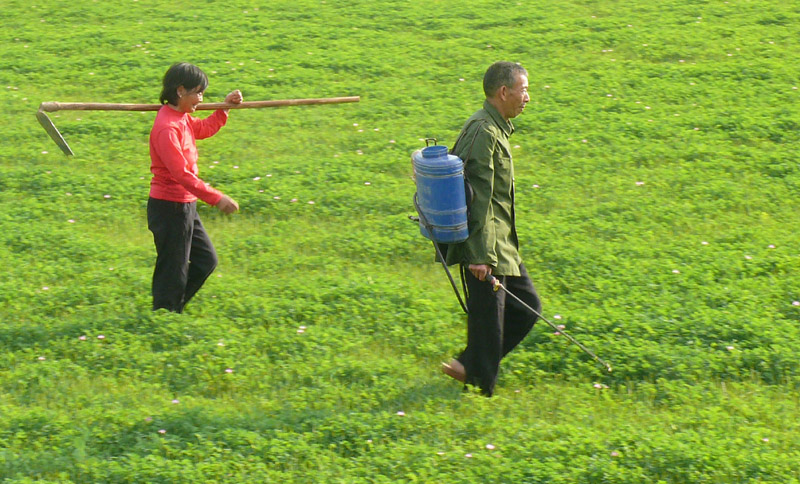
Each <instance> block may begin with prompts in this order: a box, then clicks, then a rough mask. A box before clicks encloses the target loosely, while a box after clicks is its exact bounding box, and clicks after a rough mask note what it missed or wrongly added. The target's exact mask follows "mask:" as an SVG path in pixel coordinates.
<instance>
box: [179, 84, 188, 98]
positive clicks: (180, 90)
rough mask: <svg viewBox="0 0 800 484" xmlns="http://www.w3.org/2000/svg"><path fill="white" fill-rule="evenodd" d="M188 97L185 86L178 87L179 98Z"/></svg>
mask: <svg viewBox="0 0 800 484" xmlns="http://www.w3.org/2000/svg"><path fill="white" fill-rule="evenodd" d="M185 95H186V88H185V87H183V86H178V97H183V96H185Z"/></svg>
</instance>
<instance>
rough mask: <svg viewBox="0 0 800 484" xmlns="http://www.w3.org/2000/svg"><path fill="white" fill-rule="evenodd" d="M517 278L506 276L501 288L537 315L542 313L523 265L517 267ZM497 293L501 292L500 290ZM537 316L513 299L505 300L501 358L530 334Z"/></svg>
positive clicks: (539, 302)
mask: <svg viewBox="0 0 800 484" xmlns="http://www.w3.org/2000/svg"><path fill="white" fill-rule="evenodd" d="M519 271H520V275H519V277H515V276H507V277H506V278H505V282H504V283H503V286H504V287H506V288H507V289H508V290H509V291H510V292H511V293H512V294H514V295H515V296H517V297H518V298H520V299H522V300H523V301H524V302H525V304H527V305H528V306H530V307H532V308H533V309H535V310H536V311H537V312H538V313H539V314H541V312H542V302H541V300H540V299H539V295H538V294H537V293H536V288H534V287H533V282H532V281H531V278H530V276H528V271H526V270H525V265H524V264H520V265H519ZM498 292H503V291H502V290H500V291H498ZM537 319H539V318H538V316H536V315H535V314H533V313H532V312H531V311H530V310H529V309H528V308H526V307H525V306H523V305H522V304H520V303H519V302H518V301H517V300H516V299H514V298H513V297H507V298H506V308H505V317H504V326H503V356H505V355H507V354H508V353H509V352H510V351H511V350H513V349H514V348H515V347H516V346H517V345H518V344H519V343H520V341H522V340H523V339H524V338H525V336H526V335H527V334H528V333H529V332H530V330H531V328H533V325H534V324H535V323H536V320H537Z"/></svg>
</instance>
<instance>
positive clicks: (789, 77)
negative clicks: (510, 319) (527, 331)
mask: <svg viewBox="0 0 800 484" xmlns="http://www.w3.org/2000/svg"><path fill="white" fill-rule="evenodd" d="M0 6H2V8H0V23H2V25H3V29H2V30H1V31H0V49H1V50H0V59H2V61H0V107H1V108H2V110H3V112H4V114H5V116H6V118H5V119H6V122H5V123H4V125H3V126H2V127H1V128H0V136H1V137H2V143H0V203H2V205H1V206H2V210H0V264H2V267H3V270H2V271H0V318H1V320H0V480H2V481H3V482H10V483H31V482H42V483H44V482H81V483H83V482H336V483H353V482H375V483H388V482H430V483H475V482H503V483H505V482H508V483H511V482H514V483H540V482H541V483H544V482H553V483H568V482H591V483H601V482H602V483H649V482H665V483H666V482H669V483H680V482H686V483H743V482H781V483H784V482H795V483H797V482H800V469H799V466H800V464H798V462H800V426H799V425H800V424H798V419H797V415H798V413H800V402H798V396H797V390H798V385H799V384H800V363H799V362H798V355H800V332H799V331H798V323H800V302H798V301H799V300H800V243H798V233H799V232H800V218H799V217H798V215H797V214H798V213H799V212H800V203H798V193H800V165H799V164H798V161H797V150H798V146H800V145H799V144H798V141H800V140H799V139H798V138H799V137H800V134H799V133H800V130H798V128H799V127H800V111H798V109H797V100H798V96H799V95H800V92H799V91H798V85H800V81H798V67H797V66H798V61H799V60H800V49H798V42H797V41H798V38H800V4H797V3H796V2H774V1H768V0H729V1H719V0H665V1H661V2H624V1H613V0H608V1H569V2H546V1H520V2H488V1H483V0H479V1H472V2H459V1H452V0H442V1H438V0H434V1H430V2H424V3H418V4H417V3H414V2H400V1H388V0H372V1H349V2H344V1H337V0H314V1H311V0H295V1H291V2H290V1H258V0H256V1H226V2H214V1H202V2H190V1H185V0H183V1H182V0H178V1H174V2H158V1H152V0H138V1H137V0H126V1H122V2H107V1H98V0H95V1H88V0H77V1H72V2H62V1H54V0H43V1H36V0H34V2H32V3H31V2H23V1H19V0H3V1H2V4H1V5H0ZM500 59H505V60H512V61H517V62H520V63H522V64H523V65H524V66H526V67H527V68H528V70H529V72H530V85H531V98H532V99H531V103H530V104H529V106H528V108H527V109H526V112H525V113H524V114H523V115H522V116H521V117H519V118H518V119H517V120H516V121H515V124H516V127H517V132H516V133H515V135H514V136H513V138H512V142H513V144H515V145H517V146H515V161H516V175H517V180H516V183H517V200H518V207H517V213H518V224H519V226H518V229H519V233H520V235H521V243H522V246H523V256H524V258H525V260H526V265H527V267H528V268H529V271H530V272H531V274H532V275H533V278H534V282H535V283H536V285H537V287H538V289H539V292H540V294H541V295H542V297H543V300H544V308H545V309H544V311H545V314H546V315H547V316H548V317H551V318H554V320H555V321H557V322H559V324H564V325H565V326H566V328H567V330H568V331H570V332H571V333H572V334H573V335H574V336H575V337H576V338H578V339H579V340H580V341H582V342H583V343H584V344H585V345H587V346H588V347H590V348H593V349H594V350H595V351H596V352H597V353H599V354H600V355H601V356H602V357H603V358H605V359H607V360H609V361H610V362H611V363H612V365H613V366H614V368H615V370H614V372H613V373H612V374H603V372H602V371H601V368H598V366H597V365H595V364H594V363H593V362H592V361H591V360H590V359H589V358H587V357H586V356H585V355H584V354H582V353H581V352H580V351H579V350H577V348H575V347H574V346H570V345H568V344H567V343H566V342H565V340H564V339H563V338H561V337H559V336H556V335H554V334H553V331H552V330H551V329H549V328H548V327H547V326H546V325H537V327H536V328H535V329H534V331H533V332H532V333H531V335H530V336H529V337H528V338H527V339H526V340H525V341H524V342H523V344H522V345H521V346H520V347H519V348H518V350H517V351H515V352H514V353H513V354H512V355H510V356H509V358H507V360H505V361H504V363H503V366H502V373H501V377H500V382H499V386H498V391H497V396H496V397H495V398H492V399H485V398H482V397H480V396H477V395H474V394H471V393H462V391H461V388H460V387H459V385H457V384H456V383H454V382H453V381H451V380H449V379H447V378H446V377H444V376H442V375H441V374H440V373H439V370H438V365H439V362H440V361H442V360H446V359H448V358H449V357H450V356H452V355H453V354H455V353H457V352H458V351H459V350H460V349H461V347H462V345H463V343H464V340H465V321H464V317H463V315H462V314H460V311H459V308H458V305H457V302H456V301H455V298H454V297H453V296H452V294H451V293H450V289H449V287H448V285H447V282H446V279H445V278H444V275H443V274H442V272H441V269H440V268H439V267H437V266H435V265H434V264H433V263H432V254H431V248H430V246H429V244H428V243H427V242H426V241H425V240H424V239H423V238H421V237H420V236H419V234H418V233H417V229H416V228H415V227H414V225H413V224H411V223H410V222H409V221H408V220H407V216H408V215H410V214H412V213H413V208H412V205H411V197H412V194H413V192H414V184H413V181H412V180H411V178H410V172H411V169H410V154H411V152H412V151H414V150H416V149H418V148H420V147H421V146H422V141H421V139H422V138H425V137H437V138H439V140H440V141H441V143H443V144H448V142H452V141H453V140H454V138H455V136H456V134H457V132H458V130H459V128H460V126H461V123H462V122H463V121H464V120H465V119H466V118H467V117H468V116H469V115H470V114H471V113H472V112H473V111H474V110H475V109H477V108H478V107H479V106H480V104H481V102H482V93H481V78H482V74H483V72H484V70H485V69H486V67H487V66H488V65H489V64H490V63H491V62H493V61H495V60H500ZM176 61H189V62H193V63H195V64H198V65H199V66H201V67H202V68H203V69H204V70H205V71H206V72H207V73H208V74H209V77H210V80H211V85H210V87H209V90H208V91H207V92H206V101H207V102H210V101H220V100H222V98H223V97H224V95H225V94H226V93H227V92H229V91H230V90H232V89H236V88H238V89H241V90H242V91H243V93H244V95H245V99H246V100H259V99H285V98H301V97H332V96H346V95H360V96H361V102H360V103H358V104H343V105H335V106H311V107H294V108H283V109H267V110H247V111H234V112H232V114H231V117H230V121H229V123H228V126H226V127H225V128H224V129H223V131H222V132H220V133H219V134H218V135H217V136H215V137H214V138H212V139H209V140H206V141H202V142H200V144H199V146H200V153H201V176H202V177H203V178H204V179H205V180H206V181H208V182H210V183H211V184H212V185H214V186H216V187H218V188H220V189H222V190H223V191H225V192H226V193H229V194H230V195H232V196H233V197H234V198H235V199H237V200H238V201H239V202H240V204H241V207H242V210H241V212H240V213H238V214H236V215H234V216H231V217H223V216H221V215H219V214H218V212H217V211H216V210H215V209H213V208H210V207H207V206H203V207H202V208H201V213H202V217H203V219H204V221H205V223H206V226H207V228H208V230H209V232H210V233H211V236H212V239H213V240H214V242H215V244H216V246H217V249H218V252H219V255H220V258H221V263H220V266H219V268H218V270H217V271H216V273H215V275H214V276H212V279H211V280H209V282H208V283H207V284H206V286H205V287H204V289H203V290H202V291H201V292H200V293H199V295H198V296H197V298H196V299H195V300H194V301H193V302H192V303H191V304H190V305H189V306H188V308H187V312H186V314H184V315H173V314H165V313H161V312H159V313H153V312H151V311H150V310H149V304H150V297H149V290H150V276H151V271H152V265H153V260H154V249H153V247H152V240H151V237H150V234H149V232H148V231H147V228H146V220H145V204H146V198H147V192H148V180H149V170H148V168H149V158H148V152H147V136H148V132H149V129H150V126H151V124H152V119H153V113H113V112H112V113H109V112H77V111H71V112H66V111H64V112H60V113H54V114H53V115H51V117H52V119H53V121H54V122H55V124H56V126H58V127H59V129H60V130H61V131H62V133H63V134H64V136H65V137H66V139H67V140H68V142H69V143H70V144H71V146H72V148H73V149H74V150H75V152H76V156H75V157H73V158H65V157H64V156H63V155H62V154H61V153H60V152H59V151H58V149H57V148H56V146H55V145H54V144H53V143H52V141H51V140H50V139H49V138H47V136H46V135H45V133H44V131H43V130H42V129H41V127H40V126H39V125H38V124H37V123H36V120H35V118H34V113H35V112H36V109H37V108H38V105H39V103H41V102H43V101H64V102H66V101H74V102H90V101H93V102H135V103H154V102H157V98H158V93H159V90H160V79H161V76H162V75H163V73H164V71H165V70H166V69H167V67H168V66H169V65H170V64H172V63H173V62H176ZM200 115H201V116H205V115H206V114H205V113H203V114H200Z"/></svg>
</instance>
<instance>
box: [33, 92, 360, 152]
mask: <svg viewBox="0 0 800 484" xmlns="http://www.w3.org/2000/svg"><path fill="white" fill-rule="evenodd" d="M360 100H361V98H360V97H359V96H350V97H327V98H316V99H281V100H275V101H248V102H243V103H239V104H230V103H205V104H199V105H198V106H197V110H198V111H209V110H214V109H249V108H275V107H280V106H301V105H305V104H339V103H355V102H358V101H360ZM161 107H162V105H161V104H109V103H59V102H43V103H42V104H40V105H39V111H37V112H36V119H38V120H39V124H41V125H42V127H43V128H44V130H45V131H47V134H48V135H50V137H51V138H53V141H55V142H56V144H57V145H58V147H59V148H61V151H63V152H64V154H65V155H67V156H72V155H74V153H73V152H72V149H70V147H69V145H68V144H67V142H66V141H65V140H64V137H63V136H61V133H59V131H58V129H57V128H56V125H55V124H53V121H52V120H51V119H50V117H49V116H48V115H47V113H52V112H55V111H158V110H159V109H161Z"/></svg>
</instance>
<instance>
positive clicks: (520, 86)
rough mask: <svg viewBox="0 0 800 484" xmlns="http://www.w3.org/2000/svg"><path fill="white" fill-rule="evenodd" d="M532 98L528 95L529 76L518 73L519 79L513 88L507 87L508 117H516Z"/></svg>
mask: <svg viewBox="0 0 800 484" xmlns="http://www.w3.org/2000/svg"><path fill="white" fill-rule="evenodd" d="M530 100H531V98H530V96H528V76H525V75H523V74H518V75H517V81H516V82H515V83H514V87H512V88H511V89H508V88H506V99H505V102H504V105H505V108H506V109H505V111H506V112H505V114H506V116H508V119H511V118H516V117H517V116H519V115H520V114H522V111H523V110H524V109H525V105H526V104H528V102H529V101H530Z"/></svg>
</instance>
